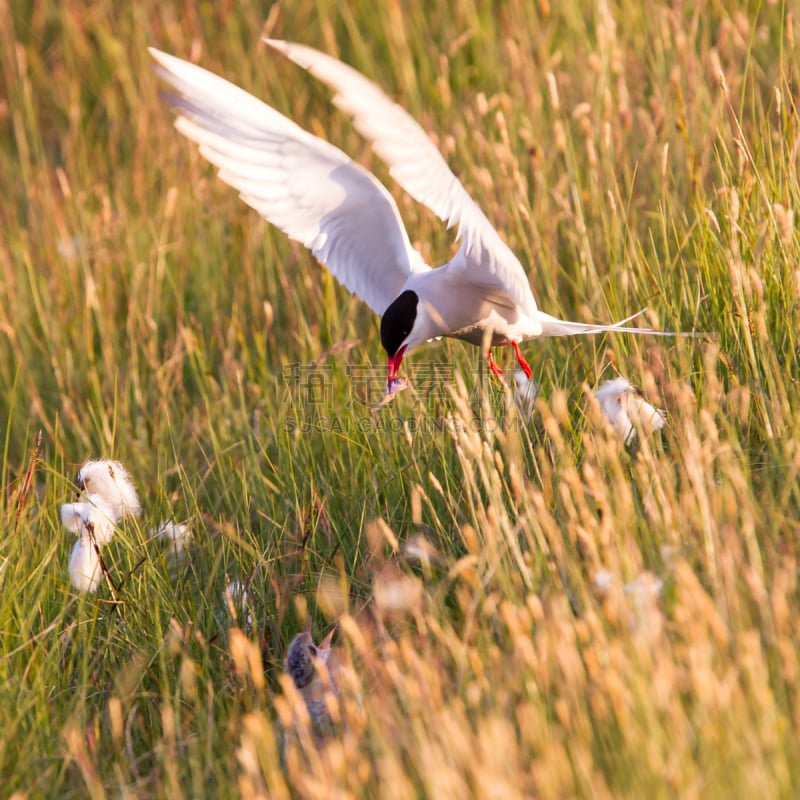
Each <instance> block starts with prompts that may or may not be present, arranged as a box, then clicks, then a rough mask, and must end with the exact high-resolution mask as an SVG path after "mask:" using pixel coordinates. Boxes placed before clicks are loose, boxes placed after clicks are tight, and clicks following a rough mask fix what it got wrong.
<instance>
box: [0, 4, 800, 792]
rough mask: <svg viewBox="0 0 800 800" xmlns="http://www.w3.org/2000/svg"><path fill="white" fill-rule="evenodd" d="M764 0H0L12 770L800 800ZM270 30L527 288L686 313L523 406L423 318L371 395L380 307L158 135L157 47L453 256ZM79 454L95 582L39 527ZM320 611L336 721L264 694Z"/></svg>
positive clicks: (196, 786) (275, 690)
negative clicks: (84, 591) (346, 85)
mask: <svg viewBox="0 0 800 800" xmlns="http://www.w3.org/2000/svg"><path fill="white" fill-rule="evenodd" d="M790 9H791V5H790V4H784V3H782V2H763V3H760V4H759V3H751V4H747V3H736V2H727V1H726V0H722V1H721V2H716V3H674V4H661V3H657V2H648V0H645V2H644V3H635V2H632V0H620V1H619V2H617V3H607V2H605V1H604V0H598V2H597V3H590V2H578V0H567V1H566V2H563V3H552V4H551V3H549V2H547V0H539V2H537V3H534V2H531V0H506V1H505V2H496V3H491V2H486V1H485V0H463V1H462V0H455V2H450V3H445V2H440V1H439V0H434V1H433V2H428V3H421V2H410V3H398V2H386V3H374V2H367V1H366V0H352V2H348V3H326V2H320V0H316V1H315V0H297V2H286V3H280V4H275V5H274V6H271V7H270V6H269V4H267V3H263V4H259V3H253V2H248V1H247V0H245V1H244V2H241V3H230V2H223V3H210V2H205V3H201V4H198V5H195V4H193V3H185V4H179V3H172V2H169V0H164V1H163V2H158V3H157V2H152V1H151V0H146V2H142V3H132V4H115V3H111V2H110V1H109V0H100V2H93V3H80V2H75V1H74V0H64V2H61V3H51V2H42V3H29V2H16V0H11V2H9V3H3V4H0V87H2V88H0V123H1V124H0V182H2V183H1V185H2V191H1V192H0V225H2V232H3V235H2V240H0V433H1V435H2V442H3V458H2V474H1V475H0V482H1V483H2V492H0V514H2V531H1V532H0V729H1V730H2V735H0V786H2V794H3V795H4V796H10V795H14V796H15V797H17V798H22V797H30V798H35V797H42V796H49V797H59V798H72V797H76V798H77V797H87V796H88V797H92V798H102V797H165V798H166V797H168V798H179V797H192V798H200V797H214V798H219V797H228V796H244V797H267V796H269V797H274V798H286V797H294V796H296V797H319V798H328V797H350V796H353V797H360V796H364V797H366V796H369V797H385V798H407V797H415V796H419V797H431V798H434V797H435V798H448V797H452V798H465V797H502V798H511V797H522V796H525V797H541V798H564V797H573V796H575V797H592V798H597V797H627V798H641V797H646V796H650V797H675V796H679V797H703V798H716V797H725V798H730V797H759V798H761V797H764V798H767V797H790V796H797V795H798V794H800V752H799V750H800V748H798V744H799V743H800V742H799V740H800V660H799V658H798V646H797V644H798V641H800V596H798V586H797V568H798V556H799V555H800V552H799V543H800V539H799V534H800V481H799V480H798V475H799V474H800V395H799V392H798V382H799V381H800V363H799V360H800V350H798V346H799V344H800V266H799V265H800V237H798V232H797V230H796V226H795V218H794V211H795V209H797V208H798V206H799V205H800V185H799V184H798V163H799V161H800V119H799V118H798V108H797V105H796V103H797V99H798V97H797V91H798V86H800V52H799V49H800V48H799V47H798V42H800V14H798V13H795V14H793V13H791V10H790ZM262 32H266V33H269V34H270V35H273V36H276V37H280V38H287V39H291V40H295V41H301V42H303V43H306V44H310V45H312V46H315V47H318V48H319V49H322V50H324V51H326V52H329V53H331V54H334V55H337V56H339V57H341V58H342V59H344V60H345V61H347V62H348V63H351V64H352V65H353V66H355V67H356V68H358V69H359V70H361V71H363V72H364V73H365V74H367V75H368V76H369V77H371V78H373V79H375V80H376V81H377V82H378V83H379V84H380V85H381V86H382V87H384V89H385V90H386V91H387V92H389V93H390V94H391V95H392V96H393V97H396V98H397V99H398V100H399V101H400V102H401V103H402V104H403V105H404V106H405V107H406V108H408V109H409V110H410V111H411V112H412V113H413V114H414V115H415V116H416V118H417V119H418V120H420V122H421V123H422V124H423V125H424V127H425V128H426V130H428V131H430V133H431V135H432V136H433V137H435V139H436V141H437V144H438V145H439V146H440V148H441V149H442V151H443V152H444V153H445V154H446V157H447V159H448V161H449V163H450V164H451V165H452V167H453V169H454V170H455V171H456V173H457V174H458V175H459V176H460V177H461V178H462V180H463V181H464V183H465V185H466V186H467V187H468V189H469V190H470V192H471V193H472V195H473V197H474V198H475V199H476V200H477V201H478V202H479V204H480V205H481V206H482V208H483V209H484V210H485V212H486V213H487V215H488V217H489V218H490V219H491V220H492V221H493V222H494V223H495V224H496V225H497V227H498V230H499V231H500V232H501V233H502V235H503V237H504V238H505V239H506V241H507V242H508V243H509V244H510V245H511V247H512V248H513V249H514V250H515V252H516V253H517V254H518V255H519V257H520V259H521V261H522V262H523V264H525V265H526V268H527V269H528V271H529V274H530V280H531V285H532V287H533V291H534V293H535V296H536V297H537V300H538V302H539V305H540V307H541V308H543V309H544V310H545V311H548V312H549V313H551V314H555V315H558V316H563V317H565V318H569V319H578V320H584V319H585V320H595V321H603V322H605V321H613V320H616V319H620V318H622V317H625V316H627V315H629V314H630V313H633V312H635V311H637V310H639V309H641V308H644V307H647V308H648V309H650V311H649V312H648V313H647V315H646V316H645V318H644V319H645V321H646V323H647V324H650V325H653V326H656V327H659V328H662V329H666V330H680V331H702V332H704V334H705V335H703V336H696V337H692V338H677V339H674V340H673V339H663V340H662V339H656V338H651V337H646V338H638V339H633V338H628V337H624V336H621V335H614V336H602V337H601V336H593V337H580V338H575V339H563V340H548V341H542V342H533V343H530V344H528V345H526V346H525V348H524V352H525V354H526V356H527V357H528V360H529V361H530V362H531V364H532V365H533V368H534V378H535V380H536V382H537V384H538V385H539V387H540V396H539V400H538V401H537V405H536V408H535V411H534V412H533V415H532V417H531V419H530V420H527V419H525V418H524V417H523V416H522V415H520V414H519V413H518V412H517V411H516V409H515V406H514V404H513V402H511V401H510V398H508V397H506V396H504V394H503V393H502V392H501V391H500V389H499V388H498V387H497V385H496V384H493V383H491V382H490V381H488V380H484V376H483V374H482V373H481V372H480V367H481V364H480V362H479V359H478V356H477V351H476V350H475V349H473V348H470V347H468V346H466V345H463V344H461V343H458V342H441V343H439V344H435V345H429V346H427V347H426V348H420V349H419V350H417V351H416V352H414V353H413V354H412V355H411V357H410V359H409V360H408V361H407V362H406V364H407V370H408V371H407V373H406V374H409V375H410V377H411V380H412V384H413V387H412V389H411V390H409V391H407V392H405V393H403V394H402V395H400V396H399V397H398V398H397V400H396V401H395V402H394V403H393V404H392V405H390V406H389V407H387V408H385V409H383V410H382V411H380V412H379V413H377V414H373V413H372V412H371V411H370V408H369V405H370V402H371V400H372V398H371V394H372V390H373V388H374V387H373V384H372V383H371V380H372V377H373V376H374V375H375V374H376V373H375V370H377V374H378V375H379V376H382V375H384V374H385V373H384V370H385V360H384V354H383V351H382V349H381V347H380V337H379V334H378V321H377V320H376V319H375V317H374V316H373V315H372V314H371V312H370V311H369V309H367V308H366V307H365V306H364V305H363V304H361V303H360V302H359V301H358V300H357V299H356V298H353V297H350V296H349V295H348V294H347V292H346V291H344V290H342V289H341V288H340V287H339V286H338V285H336V284H335V282H334V281H333V280H332V279H331V278H330V276H329V275H327V273H326V272H325V271H324V270H323V269H322V268H320V267H319V266H318V265H317V264H316V263H315V262H314V261H313V259H312V258H311V256H310V255H309V254H308V253H307V252H306V251H304V250H303V248H302V247H300V246H297V245H294V244H291V243H290V242H288V241H287V240H286V238H285V237H284V236H283V235H282V234H280V233H279V232H277V231H275V230H274V229H272V228H271V227H270V226H269V225H267V224H266V223H264V222H263V221H262V220H260V219H259V218H258V217H257V215H256V214H255V213H253V212H251V211H250V210H248V209H247V208H246V207H245V206H244V204H243V203H242V202H241V201H240V200H239V199H238V197H237V196H236V193H235V192H233V191H232V190H230V189H229V188H227V187H226V186H224V185H223V184H221V182H220V181H219V180H217V178H216V177H215V175H214V173H213V171H212V170H211V169H210V168H209V167H208V165H207V164H206V163H205V162H204V161H203V160H202V159H201V158H200V157H199V156H198V155H197V153H196V152H195V151H194V150H193V148H192V147H190V145H189V144H188V143H187V142H186V141H185V140H184V139H183V138H182V137H180V136H179V135H178V134H177V133H176V132H175V131H174V129H173V128H172V117H171V114H170V113H169V111H168V109H167V108H166V107H165V106H164V104H163V103H162V102H161V101H160V100H159V98H158V90H159V86H158V82H157V80H156V78H155V76H154V75H153V73H152V71H151V64H150V60H149V56H148V53H147V46H148V45H154V46H156V47H158V48H160V49H163V50H166V51H167V52H171V53H175V54H176V55H179V56H181V57H184V58H189V59H191V60H194V61H196V62H198V63H200V64H201V65H203V66H205V67H207V68H209V69H211V70H213V71H215V72H218V73H220V74H222V75H224V76H225V77H228V78H229V79H231V80H233V81H234V82H235V83H237V84H239V85H241V86H243V87H245V88H246V89H248V90H250V91H253V92H254V93H256V94H258V95H259V96H261V97H263V98H265V99H267V100H268V101H269V102H270V103H271V104H273V105H274V106H275V107H277V108H278V109H279V110H281V111H283V112H285V113H287V114H288V115H289V116H291V117H292V118H293V119H294V120H296V121H297V122H299V123H300V124H301V125H303V126H304V127H306V128H307V129H309V130H311V131H312V132H314V133H316V134H318V135H322V136H324V137H326V138H328V139H330V140H331V141H333V142H334V143H336V144H337V145H339V146H341V147H343V148H344V149H345V150H346V151H347V152H348V153H349V154H351V155H352V156H353V157H354V158H356V159H357V160H359V161H361V162H362V163H363V164H365V165H367V166H368V167H369V168H371V169H373V170H374V171H375V173H376V174H377V175H378V176H379V177H381V178H382V179H384V180H385V181H386V182H387V185H388V186H389V187H390V189H391V191H392V192H393V193H394V195H395V197H396V198H397V201H398V204H399V207H400V210H401V212H402V214H403V216H404V219H405V220H406V222H407V226H408V229H409V233H410V236H411V239H412V241H413V242H414V243H415V245H416V246H418V247H419V248H420V249H421V251H422V252H423V254H424V255H425V256H426V258H428V259H429V260H430V261H431V262H432V263H434V264H436V263H442V262H443V261H445V260H446V259H447V258H448V257H449V254H450V253H451V252H453V246H454V245H453V241H452V236H451V234H449V233H448V232H446V231H445V230H444V229H443V226H442V225H441V224H440V223H439V221H438V220H436V219H435V218H434V217H433V216H432V215H431V214H430V213H428V212H427V211H426V210H425V209H424V208H421V207H419V206H418V205H417V204H415V203H413V202H412V201H411V200H410V199H409V198H408V197H406V196H404V195H403V194H402V193H401V192H400V191H399V190H398V189H397V187H396V186H393V185H392V183H391V181H389V179H388V176H387V171H386V170H385V168H384V167H383V166H382V165H381V164H380V163H379V162H378V160H377V159H376V158H375V157H374V156H373V155H372V154H371V153H370V151H369V149H368V147H367V146H366V144H365V143H364V142H363V141H362V140H360V139H359V138H358V136H357V135H356V134H355V133H354V132H353V130H352V127H351V126H350V124H349V121H348V120H347V119H346V118H345V117H344V116H343V115H342V114H340V113H338V112H336V111H335V110H334V109H333V107H332V105H331V103H330V96H329V94H328V92H327V91H326V90H325V89H324V87H322V86H321V85H319V84H317V83H315V82H314V81H313V80H312V79H311V78H309V77H308V76H307V75H306V74H304V72H303V71H302V70H300V69H299V68H297V67H296V66H294V65H292V64H290V63H287V62H286V61H285V60H283V59H282V58H281V57H279V56H278V55H276V54H274V53H272V52H267V50H266V48H265V47H264V46H263V45H262V44H261V43H260V36H261V34H262ZM342 343H349V344H347V345H345V346H342ZM351 345H352V346H351ZM498 355H499V356H502V360H501V364H504V365H505V366H507V367H509V368H510V367H511V365H512V361H511V357H510V354H506V353H500V354H498ZM618 373H620V374H622V375H624V376H626V377H627V378H629V379H630V380H631V381H632V382H633V383H635V384H637V385H639V386H641V387H642V389H643V391H644V393H645V395H646V396H647V398H648V399H649V400H650V401H651V402H652V403H654V404H655V405H656V406H659V407H663V408H664V409H666V411H667V414H668V421H667V425H666V426H665V428H664V430H663V431H662V432H660V433H658V434H657V435H656V436H654V437H652V438H646V439H645V440H644V441H642V442H641V445H640V446H638V447H635V448H626V447H625V446H624V444H623V443H622V441H621V440H620V439H619V438H618V437H617V436H616V435H615V433H614V432H613V431H612V430H611V428H610V426H608V425H607V424H606V423H605V422H604V420H603V419H602V417H601V414H600V412H599V411H598V409H597V406H596V403H594V402H592V398H591V396H590V395H589V394H587V390H588V388H589V387H592V388H594V387H596V386H597V385H598V384H599V383H601V382H602V381H604V380H607V379H609V378H613V377H615V376H616V375H617V374H618ZM97 457H109V458H116V459H119V460H120V461H122V462H123V463H124V464H125V466H126V467H127V469H128V470H129V472H130V473H131V475H132V476H133V478H134V481H135V483H136V485H137V487H138V490H139V494H140V497H141V500H142V505H143V509H144V510H143V514H142V516H141V518H140V519H138V520H136V521H135V522H133V523H126V524H125V525H123V526H122V527H121V529H120V530H119V532H118V533H117V535H116V537H115V540H114V542H113V543H112V544H111V545H110V546H109V547H108V548H106V550H105V551H104V558H105V559H106V561H107V563H108V566H109V569H110V574H111V577H112V578H113V580H114V582H115V584H116V588H112V587H111V586H109V585H108V583H104V584H103V585H102V586H101V587H100V589H99V590H98V591H97V593H96V594H88V595H81V594H78V593H76V591H75V590H74V589H73V588H72V587H71V585H70V582H69V576H68V573H67V561H68V559H69V553H70V550H71V548H72V546H73V543H74V537H73V536H72V535H71V534H70V533H68V532H66V531H65V530H64V529H63V528H62V527H61V523H60V517H59V509H60V506H61V504H63V503H65V502H68V501H69V500H70V499H72V498H73V497H74V493H75V491H76V487H75V483H74V481H75V475H76V472H77V469H78V467H79V466H80V464H81V463H83V461H85V460H86V459H87V458H97ZM163 520H174V521H176V522H186V523H187V524H188V525H189V527H190V529H191V531H192V536H193V539H192V543H191V545H190V547H189V549H188V550H187V552H186V556H185V557H184V558H180V557H178V555H177V554H176V553H174V552H171V551H170V549H169V548H168V547H165V546H164V544H163V543H161V542H159V541H156V540H154V539H153V537H152V530H153V529H154V528H156V527H157V526H158V525H159V524H160V523H161V521H163ZM421 552H422V553H428V554H430V558H425V557H421V556H420V553H421ZM231 582H233V583H234V584H237V583H238V586H239V587H242V586H244V587H246V589H247V601H246V607H245V608H242V605H241V596H240V592H239V591H237V590H236V589H235V588H234V589H232V590H231V591H229V592H228V593H227V596H226V586H228V584H229V583H231ZM659 587H660V591H659ZM309 620H310V621H311V624H312V630H313V631H314V634H315V636H318V637H320V638H321V637H322V636H323V635H324V634H325V633H326V632H327V631H329V630H330V628H331V626H332V625H333V623H334V622H335V621H338V630H337V633H336V637H335V643H336V647H337V649H338V651H339V653H340V657H341V658H342V660H343V662H344V665H343V667H342V672H341V676H340V681H339V682H340V697H339V701H338V707H337V708H334V709H333V713H334V717H335V718H336V719H337V724H336V734H335V735H334V736H333V737H331V738H330V739H329V740H327V741H325V742H322V743H321V742H318V741H316V740H314V738H313V737H312V736H311V734H310V733H309V731H308V727H307V725H305V723H304V706H303V704H302V702H301V701H300V700H299V698H298V695H297V693H296V692H295V691H293V686H291V685H289V683H287V681H286V678H285V676H283V675H282V662H283V658H284V656H285V652H286V647H287V644H288V642H289V641H290V640H291V638H292V636H293V635H294V634H295V633H296V632H297V631H298V630H300V629H301V628H302V627H303V626H304V625H305V624H306V622H307V621H309Z"/></svg>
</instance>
